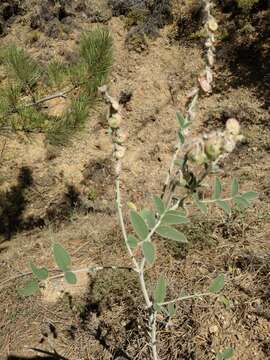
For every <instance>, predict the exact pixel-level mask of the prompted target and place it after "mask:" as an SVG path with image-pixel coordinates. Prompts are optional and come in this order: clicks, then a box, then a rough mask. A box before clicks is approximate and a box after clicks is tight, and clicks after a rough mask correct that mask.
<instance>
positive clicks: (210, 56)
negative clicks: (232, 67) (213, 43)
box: [206, 49, 215, 67]
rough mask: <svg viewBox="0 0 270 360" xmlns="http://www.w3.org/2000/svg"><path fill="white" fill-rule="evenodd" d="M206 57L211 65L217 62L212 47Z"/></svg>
mask: <svg viewBox="0 0 270 360" xmlns="http://www.w3.org/2000/svg"><path fill="white" fill-rule="evenodd" d="M206 57H207V61H208V64H209V66H210V67H212V66H213V65H214V63H215V57H214V53H213V51H212V50H211V49H208V51H207V55H206Z"/></svg>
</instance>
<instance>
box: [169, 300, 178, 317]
mask: <svg viewBox="0 0 270 360" xmlns="http://www.w3.org/2000/svg"><path fill="white" fill-rule="evenodd" d="M167 310H168V313H169V315H170V317H172V316H174V315H175V313H176V304H173V303H170V304H168V306H167Z"/></svg>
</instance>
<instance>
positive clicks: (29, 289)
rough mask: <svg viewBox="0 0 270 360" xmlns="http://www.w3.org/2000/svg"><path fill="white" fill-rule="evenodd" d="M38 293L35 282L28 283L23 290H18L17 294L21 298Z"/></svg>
mask: <svg viewBox="0 0 270 360" xmlns="http://www.w3.org/2000/svg"><path fill="white" fill-rule="evenodd" d="M38 291H39V286H38V282H37V280H30V281H28V282H27V283H26V284H25V286H24V287H23V288H20V289H18V293H19V294H20V295H22V296H31V295H34V294H36V293H37V292H38Z"/></svg>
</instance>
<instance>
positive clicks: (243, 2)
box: [237, 0, 260, 10]
mask: <svg viewBox="0 0 270 360" xmlns="http://www.w3.org/2000/svg"><path fill="white" fill-rule="evenodd" d="M259 1H260V0H237V4H238V6H239V7H240V8H241V9H243V10H250V9H252V7H253V6H254V5H256V4H258V3H259Z"/></svg>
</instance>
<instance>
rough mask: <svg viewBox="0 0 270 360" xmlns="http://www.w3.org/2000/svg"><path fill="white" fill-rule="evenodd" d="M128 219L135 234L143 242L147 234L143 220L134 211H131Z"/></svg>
mask: <svg viewBox="0 0 270 360" xmlns="http://www.w3.org/2000/svg"><path fill="white" fill-rule="evenodd" d="M130 219H131V223H132V226H133V229H134V231H135V232H136V234H137V235H138V236H139V238H140V239H141V240H145V239H146V238H147V236H148V234H149V231H148V227H147V225H146V223H145V221H144V219H143V218H142V217H141V215H139V214H138V213H137V211H135V210H131V212H130Z"/></svg>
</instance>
